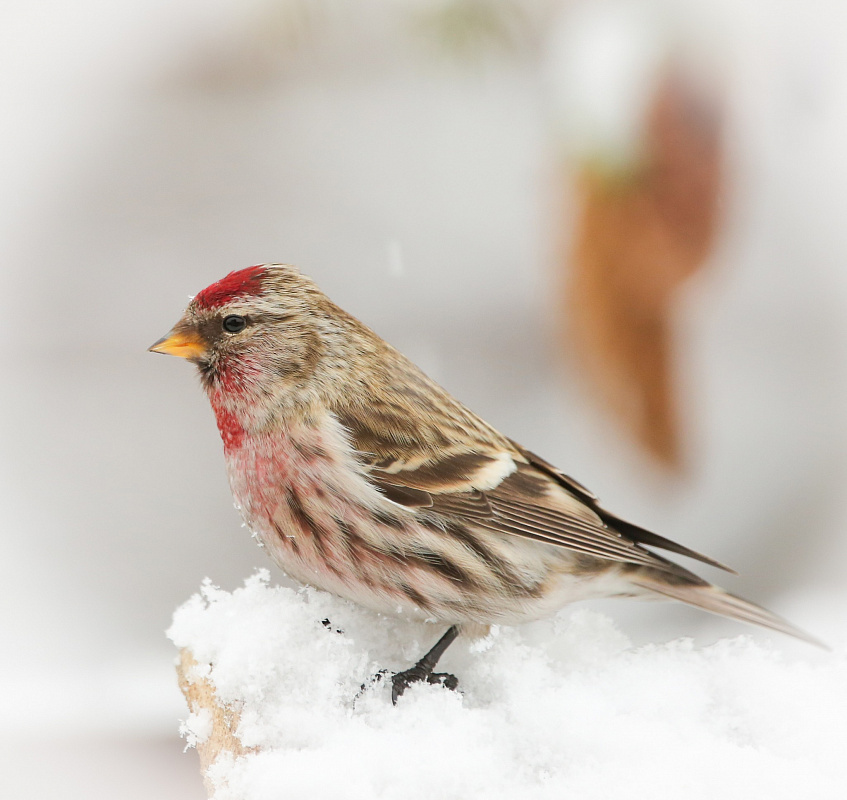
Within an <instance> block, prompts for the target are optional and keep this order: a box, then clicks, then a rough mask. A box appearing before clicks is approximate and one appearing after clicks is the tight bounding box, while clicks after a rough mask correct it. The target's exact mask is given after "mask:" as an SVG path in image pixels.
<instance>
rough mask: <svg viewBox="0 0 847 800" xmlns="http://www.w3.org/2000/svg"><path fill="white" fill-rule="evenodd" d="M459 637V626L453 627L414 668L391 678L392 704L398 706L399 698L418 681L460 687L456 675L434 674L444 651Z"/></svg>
mask: <svg viewBox="0 0 847 800" xmlns="http://www.w3.org/2000/svg"><path fill="white" fill-rule="evenodd" d="M458 635H459V626H458V625H451V626H450V627H449V628H448V629H447V633H445V634H444V636H442V637H441V638H440V639H439V640H438V641H437V642H436V643H435V646H434V647H433V648H432V650H430V651H429V652H428V653H427V654H426V655H425V656H424V657H423V658H422V659H421V660H420V661H418V663H417V664H415V666H414V667H410V668H409V669H406V670H403V672H398V673H396V674H395V675H394V676H392V678H391V683H392V689H391V702H392V703H394V705H397V698H398V697H400V695H401V694H403V692H405V691H406V689H408V688H409V686H411V685H412V684H413V683H417V682H418V681H426V682H427V683H440V684H441V685H442V686H446V687H447V688H448V689H455V688H456V687H457V686H458V685H459V681H458V679H457V678H456V676H455V675H449V674H448V673H446V672H433V670H434V669H435V665H436V664H437V663H438V659H439V658H441V656H443V655H444V651H445V650H446V649H447V648H448V647H449V646H450V645H451V644H452V643H453V640H454V639H455V638H456V637H457V636H458Z"/></svg>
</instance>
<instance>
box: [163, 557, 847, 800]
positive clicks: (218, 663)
mask: <svg viewBox="0 0 847 800" xmlns="http://www.w3.org/2000/svg"><path fill="white" fill-rule="evenodd" d="M442 633H443V626H440V627H439V626H436V625H430V624H426V623H410V622H408V621H403V620H399V619H391V618H387V617H381V616H379V615H376V614H373V613H370V612H368V611H366V610H364V609H362V608H359V607H357V606H354V605H352V604H350V603H347V602H345V601H343V600H340V599H338V598H336V597H332V596H330V595H328V594H325V593H323V592H319V591H316V590H313V589H309V588H303V589H299V590H296V589H290V588H284V587H274V586H271V585H270V583H269V576H268V573H267V572H266V571H264V570H263V571H261V572H259V573H257V574H256V575H254V576H253V577H251V578H250V579H248V580H247V581H246V583H245V585H244V587H243V588H241V589H238V590H236V591H234V592H232V593H230V592H226V591H223V590H221V589H218V588H216V587H215V586H213V585H212V584H211V583H209V582H207V583H205V584H204V585H203V587H202V590H201V593H200V594H198V595H195V596H194V597H192V598H191V599H190V600H189V601H188V602H187V603H186V604H185V605H183V606H182V607H181V608H180V609H178V610H177V612H176V614H175V616H174V622H173V625H172V627H171V629H170V630H169V632H168V635H169V636H170V638H171V639H172V640H173V641H174V643H175V644H176V645H177V646H178V647H180V648H188V649H189V650H190V651H191V653H192V654H193V656H194V658H195V659H196V661H197V662H198V664H199V665H200V666H199V667H198V669H197V671H196V676H195V677H201V676H205V677H207V678H208V679H209V680H210V681H211V682H212V683H213V685H214V687H215V692H216V695H217V697H218V698H219V700H220V701H222V702H223V703H226V704H229V705H231V706H232V707H233V708H235V709H238V710H239V711H240V723H239V728H238V736H239V738H240V739H241V741H242V743H243V744H244V745H245V747H246V748H255V750H251V751H250V752H248V753H247V754H246V755H243V756H240V757H238V758H236V757H233V756H231V755H229V754H224V755H222V756H221V757H220V758H219V759H218V760H217V762H216V763H215V764H214V765H213V767H212V768H211V769H210V771H209V778H210V779H211V781H212V783H213V784H214V785H215V787H216V794H215V797H216V798H217V800H271V798H273V800H279V798H285V797H290V798H302V797H309V798H315V799H316V800H320V798H338V797H344V798H345V799H347V800H356V799H357V798H363V799H364V798H367V799H368V800H370V798H376V797H379V798H385V799H386V800H391V799H392V798H398V799H399V798H402V799H403V800H424V799H427V800H429V799H430V798H439V799H440V800H449V799H450V798H462V799H463V800H464V798H468V797H480V796H485V797H486V798H487V800H498V799H499V798H504V800H505V798H510V799H513V798H516V797H520V798H528V799H529V800H536V799H538V800H541V799H542V798H562V797H578V798H580V800H595V799H596V800H615V799H616V798H633V797H649V798H651V800H661V799H662V798H674V800H676V799H677V798H679V797H681V796H684V797H686V798H689V800H697V799H698V798H703V800H713V798H715V797H720V798H721V800H733V799H734V798H738V800H742V798H743V800H750V799H751V798H759V797H767V798H769V800H780V799H781V798H785V800H788V798H791V800H795V798H797V797H804V798H814V800H829V799H830V798H832V800H835V798H839V799H840V798H843V797H844V786H845V785H847V765H845V758H844V751H845V745H847V713H845V712H847V654H845V649H844V648H843V647H842V648H840V649H839V651H838V652H836V653H818V652H816V651H811V650H810V653H809V655H808V656H807V657H805V658H804V659H803V660H789V659H787V658H785V657H783V656H782V655H780V653H779V651H778V650H777V649H776V648H774V647H766V646H763V645H760V644H757V643H755V642H754V641H753V640H752V639H751V638H749V637H738V638H736V639H733V640H724V641H720V642H718V643H717V644H715V645H712V646H709V647H706V648H696V647H695V646H694V645H693V644H692V643H691V642H690V641H687V640H679V641H674V642H670V643H667V644H662V645H651V646H648V647H641V648H633V647H632V646H631V645H630V643H629V641H628V639H627V638H626V636H624V635H623V634H622V633H621V632H620V631H619V630H617V629H616V627H615V625H614V624H613V623H612V622H611V620H610V619H609V618H607V617H606V616H604V615H602V614H598V613H596V612H593V611H586V610H573V609H570V610H568V609H566V610H564V611H562V612H561V613H560V614H559V615H558V616H556V617H554V618H552V619H550V620H546V621H543V622H537V623H532V624H530V625H525V626H521V627H519V628H510V627H495V628H492V630H491V632H490V634H489V635H488V636H487V637H486V638H485V639H482V640H478V641H476V642H470V641H465V640H463V639H459V640H458V641H457V642H456V643H455V644H454V645H453V646H451V648H450V649H449V650H448V651H447V653H446V655H445V656H444V658H443V659H442V662H441V664H439V669H441V668H442V667H443V669H444V670H445V671H450V672H454V673H455V674H456V675H457V676H458V677H459V680H460V688H461V693H459V692H450V691H448V690H446V689H444V688H442V687H438V686H429V685H426V686H424V685H415V686H413V687H411V688H410V689H409V690H408V691H407V692H406V693H405V694H404V695H403V697H402V698H401V699H400V701H399V703H398V705H397V706H396V707H394V706H392V705H391V700H390V696H389V688H388V686H386V683H385V681H380V680H376V681H372V680H371V678H372V676H374V675H375V674H377V673H378V672H379V670H381V669H389V670H399V669H404V668H406V667H408V666H410V665H411V664H412V663H413V662H414V661H416V660H417V659H418V658H419V657H420V656H421V655H422V654H423V653H424V652H425V650H427V649H428V648H429V647H430V646H431V645H432V644H433V643H434V642H435V641H436V640H437V639H438V637H439V636H440V635H441V634H442ZM363 686H364V688H362V687H363ZM192 720H193V721H191V722H190V723H189V725H190V729H191V731H193V734H192V735H193V736H194V737H195V738H197V737H199V736H200V735H201V734H202V733H203V732H204V729H203V719H194V718H193V717H192ZM189 725H187V726H186V728H188V727H189ZM205 733H206V734H207V735H208V731H205ZM189 741H191V739H189Z"/></svg>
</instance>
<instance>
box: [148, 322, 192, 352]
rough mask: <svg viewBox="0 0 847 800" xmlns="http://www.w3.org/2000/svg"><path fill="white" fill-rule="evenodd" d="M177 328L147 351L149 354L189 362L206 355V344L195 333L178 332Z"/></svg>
mask: <svg viewBox="0 0 847 800" xmlns="http://www.w3.org/2000/svg"><path fill="white" fill-rule="evenodd" d="M178 328H179V326H177V327H176V328H174V329H173V330H172V331H170V332H169V333H168V334H166V335H165V336H163V337H162V338H161V339H159V341H158V342H156V343H155V344H154V345H152V346H151V347H148V348H147V349H148V350H149V351H150V352H151V353H164V354H165V355H168V356H179V357H180V358H188V359H190V360H197V359H199V358H200V357H201V356H203V355H205V354H206V343H205V342H204V341H203V339H201V338H200V335H199V334H198V333H197V332H196V331H192V330H184V329H183V330H178Z"/></svg>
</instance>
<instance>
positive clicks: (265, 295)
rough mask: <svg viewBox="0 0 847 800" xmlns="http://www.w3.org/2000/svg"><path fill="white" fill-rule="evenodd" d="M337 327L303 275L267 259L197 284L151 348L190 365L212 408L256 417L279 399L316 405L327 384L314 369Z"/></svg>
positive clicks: (325, 302) (329, 309) (264, 414)
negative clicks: (200, 288)
mask: <svg viewBox="0 0 847 800" xmlns="http://www.w3.org/2000/svg"><path fill="white" fill-rule="evenodd" d="M338 324H339V316H338V314H337V310H336V309H335V307H333V306H332V304H331V303H330V301H329V300H328V299H327V298H326V296H325V295H324V294H323V293H322V292H321V291H320V290H319V289H318V288H317V287H316V286H315V285H314V284H313V283H312V282H311V281H310V280H309V279H308V278H306V277H305V276H303V275H301V274H300V273H299V272H298V271H297V270H296V269H294V268H293V267H289V266H286V265H282V264H265V265H261V266H255V267H248V268H247V269H242V270H238V271H237V272H232V273H230V274H229V275H227V276H226V277H225V278H222V279H221V280H219V281H217V282H216V283H213V284H211V285H210V286H208V287H206V288H205V289H203V291H201V292H199V293H198V294H197V295H196V296H195V297H194V298H192V300H191V302H190V303H189V304H188V307H187V308H186V310H185V313H184V314H183V315H182V317H181V319H180V320H179V322H177V324H176V325H174V327H173V328H172V329H171V330H170V331H169V332H168V333H167V335H165V336H164V337H163V338H161V339H160V340H159V341H158V342H156V343H155V344H154V345H152V347H150V348H149V349H150V351H152V352H154V353H165V354H167V355H174V356H181V357H182V358H186V359H188V360H189V361H192V362H194V363H195V364H196V365H197V367H198V369H199V371H200V376H201V379H202V382H203V385H204V387H205V388H206V390H207V392H208V393H209V396H210V398H211V400H212V403H213V405H216V404H217V405H224V406H227V407H230V408H232V409H233V410H236V409H237V410H239V411H242V412H244V411H246V410H248V409H249V410H250V412H251V415H252V416H254V417H259V418H261V417H267V415H268V414H269V413H272V411H273V409H275V408H277V409H278V408H279V407H280V405H281V404H282V405H291V406H296V407H297V408H299V409H300V410H301V411H307V410H308V409H309V408H310V407H312V406H314V404H315V402H318V395H319V394H320V391H319V390H320V389H321V384H325V383H326V379H325V377H321V376H320V375H318V372H319V369H318V367H319V365H320V364H321V363H322V361H323V360H324V356H325V355H326V354H327V350H328V349H331V348H332V344H333V342H334V341H336V340H339V339H341V340H343V339H344V337H338V336H337V335H335V334H336V333H337V328H338ZM240 416H243V414H240ZM257 421H259V420H258V419H257Z"/></svg>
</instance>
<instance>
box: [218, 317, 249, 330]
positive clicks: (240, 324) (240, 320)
mask: <svg viewBox="0 0 847 800" xmlns="http://www.w3.org/2000/svg"><path fill="white" fill-rule="evenodd" d="M223 326H224V330H225V331H226V332H227V333H238V332H239V331H243V330H244V329H245V328H246V327H247V320H246V319H244V317H240V316H239V315H238V314H230V315H229V316H228V317H224V321H223Z"/></svg>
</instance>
